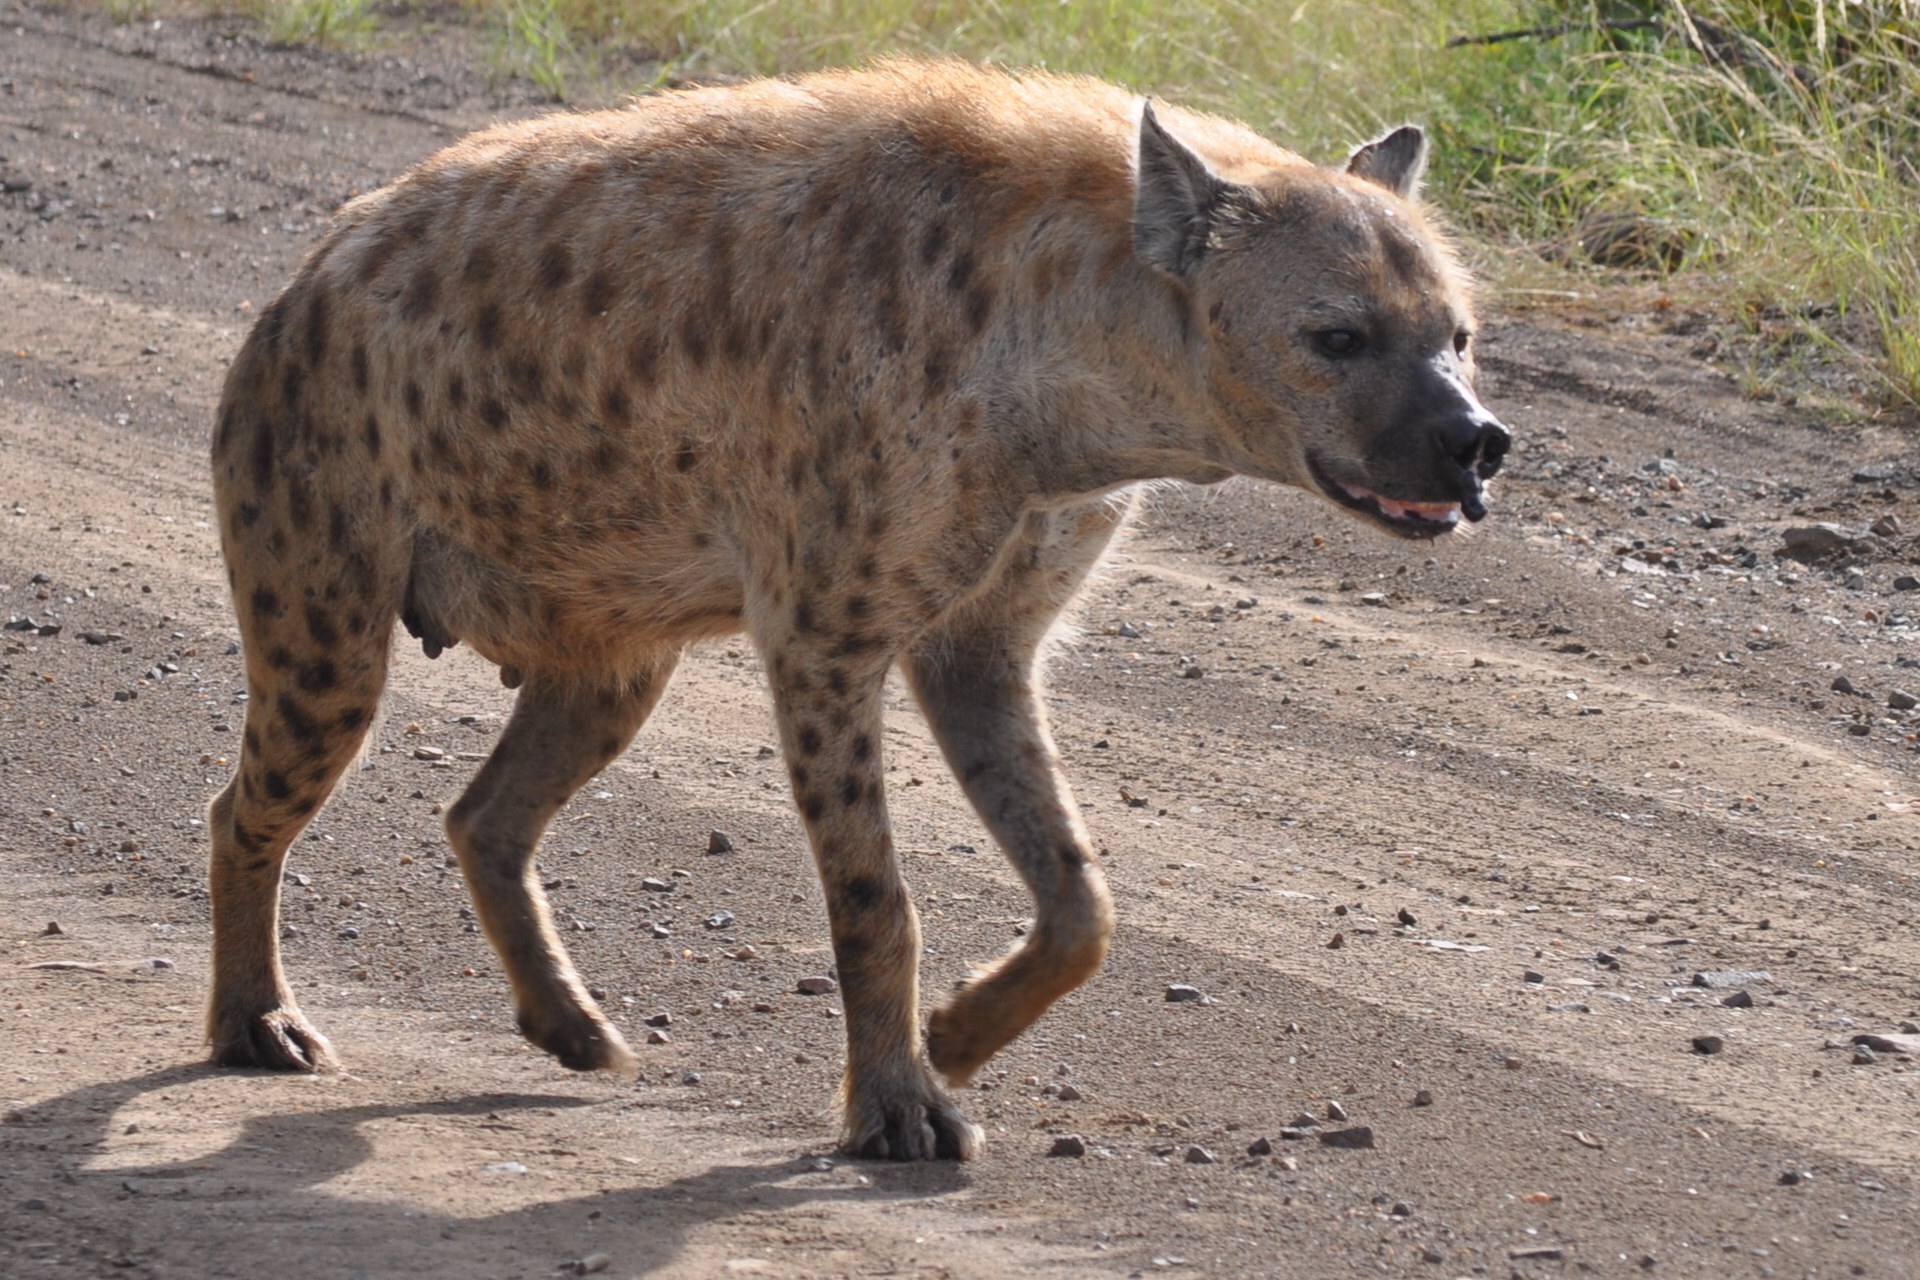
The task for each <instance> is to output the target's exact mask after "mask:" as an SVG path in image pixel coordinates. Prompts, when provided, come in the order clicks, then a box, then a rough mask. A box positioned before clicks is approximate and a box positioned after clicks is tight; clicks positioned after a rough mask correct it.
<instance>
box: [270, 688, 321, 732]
mask: <svg viewBox="0 0 1920 1280" xmlns="http://www.w3.org/2000/svg"><path fill="white" fill-rule="evenodd" d="M273 709H274V710H275V711H276V712H277V713H278V714H279V716H280V723H281V724H284V725H285V726H287V732H288V733H290V734H292V735H293V736H294V737H295V738H296V739H298V740H299V741H301V742H307V743H317V742H320V741H322V740H323V739H324V738H325V737H326V733H325V731H324V730H322V729H321V728H320V725H319V723H318V722H316V721H315V720H314V718H313V717H312V716H311V715H309V714H308V713H307V709H306V707H305V706H304V705H302V704H301V702H300V700H299V699H298V698H296V697H294V696H293V695H292V694H291V693H284V692H283V693H282V694H281V695H280V696H279V697H278V698H277V699H275V700H274V704H273Z"/></svg>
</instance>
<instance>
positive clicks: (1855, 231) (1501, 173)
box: [109, 0, 1920, 411]
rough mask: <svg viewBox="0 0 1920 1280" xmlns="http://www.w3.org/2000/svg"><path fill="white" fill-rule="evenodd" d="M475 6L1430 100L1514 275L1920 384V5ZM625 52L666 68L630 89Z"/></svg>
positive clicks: (769, 61)
mask: <svg viewBox="0 0 1920 1280" xmlns="http://www.w3.org/2000/svg"><path fill="white" fill-rule="evenodd" d="M146 2H147V0H109V3H111V4H114V5H119V6H127V7H130V8H137V7H139V6H140V5H142V4H144V3H146ZM244 2H246V3H251V4H254V5H256V6H258V12H259V14H260V16H261V17H262V19H263V21H264V22H265V23H266V24H267V28H268V30H269V32H270V33H271V34H272V36H273V38H275V39H281V40H286V41H300V40H305V41H313V42H320V43H326V42H329V41H331V42H334V43H340V44H348V45H356V44H361V43H364V42H365V41H366V40H367V39H368V38H369V36H370V33H371V30H372V24H373V23H374V22H375V21H376V13H377V11H376V10H375V9H373V8H372V7H371V0H244ZM467 2H468V3H469V4H470V5H471V7H473V8H475V9H478V10H479V11H481V13H482V15H483V17H484V20H485V21H487V22H488V23H490V24H491V26H492V28H493V31H494V42H493V48H494V60H493V61H494V69H495V71H496V73H497V74H518V75H523V76H525V77H526V78H528V79H530V80H532V81H533V82H534V83H536V84H538V85H539V86H540V87H541V88H542V89H544V90H545V91H546V92H548V93H549V94H551V95H552V96H554V97H555V98H556V99H557V100H558V99H565V98H566V97H567V96H568V95H569V92H570V91H572V90H575V89H578V88H591V89H592V90H594V91H595V96H600V95H602V94H604V93H606V92H608V91H624V90H630V89H639V90H644V89H648V88H652V87H655V86H656V85H659V84H668V83H684V82H687V81H697V80H702V79H715V78H722V77H727V76H738V75H753V74H763V73H774V72H790V71H800V70H805V69H809V68H813V67H820V66H829V65H835V64H843V63H849V62H858V61H861V60H863V59H867V58H871V57H874V56H876V55H880V54H884V53H894V52H905V53H920V54H954V55H959V56H964V57H968V58H975V59H982V60H990V61H994V62H1000V63H1005V64H1014V65H1018V64H1041V65H1046V66H1049V67H1053V68H1056V69H1060V70H1068V71H1083V72H1088V73H1091V74H1096V75H1101V76H1105V77H1107V78H1110V79H1115V80H1118V81H1121V82H1123V83H1126V84H1129V85H1132V86H1134V87H1136V88H1139V89H1141V90H1143V91H1146V92H1152V93H1156V94H1160V95H1163V96H1165V97H1168V98H1172V99H1177V100H1178V101H1180V102H1182V103H1185V104H1188V105H1193V106H1199V107H1203V108H1208V109H1212V110H1216V111H1219V112H1222V113H1225V114H1229V115H1233V116H1236V117H1239V118H1241V119H1244V120H1246V121H1248V122H1250V123H1252V124H1253V125H1255V126H1256V127H1257V128H1259V129H1261V130H1262V131H1263V132H1265V133H1267V134H1268V135H1269V136H1270V137H1273V138H1274V139H1275V140H1277V141H1279V142H1281V143H1282V144H1283V145H1286V146H1288V147H1291V148H1293V149H1295V150H1298V151H1301V152H1303V153H1305V154H1308V155H1310V156H1313V157H1315V158H1318V159H1322V160H1328V159H1333V158H1336V157H1337V156H1339V155H1340V154H1342V153H1343V152H1344V151H1345V150H1346V149H1347V148H1349V147H1351V146H1352V145H1353V144H1354V143H1355V142H1357V141H1360V140H1362V139H1364V138H1366V137H1368V136H1371V135H1372V134H1373V133H1375V132H1376V131H1378V130H1379V129H1380V128H1381V127H1382V126H1383V125H1386V124H1391V123H1396V122H1399V121H1401V120H1407V119H1413V120H1420V121H1423V122H1425V123H1427V124H1428V125H1429V127H1430V129H1431V130H1432V132H1433V135H1434V138H1435V142H1436V144H1437V145H1436V151H1435V156H1434V163H1433V166H1432V168H1431V170H1430V175H1429V182H1430V190H1431V192H1432V194H1433V196H1434V198H1435V199H1436V200H1437V201H1438V202H1439V203H1440V205H1441V206H1442V207H1443V208H1445V209H1446V210H1447V211H1448V212H1449V214H1450V215H1451V217H1452V219H1453V221H1454V223H1455V225H1456V226H1457V227H1459V228H1460V229H1461V231H1462V232H1463V233H1464V236H1465V238H1466V239H1467V240H1468V241H1469V244H1470V247H1471V248H1473V250H1474V251H1475V252H1474V256H1475V257H1476V258H1477V259H1478V260H1479V261H1480V262H1481V263H1482V264H1483V274H1484V275H1487V276H1489V277H1491V279H1492V280H1493V282H1494V283H1495V284H1496V285H1499V284H1501V283H1503V282H1504V283H1507V284H1510V285H1511V284H1515V283H1524V284H1528V285H1549V286H1551V285H1555V284H1559V285H1561V286H1564V288H1565V289H1566V290H1568V291H1574V290H1579V289H1585V288H1588V287H1590V286H1594V285H1596V283H1597V284H1605V283H1606V282H1608V281H1613V282H1619V281H1623V280H1627V281H1630V280H1635V279H1639V280H1646V281H1651V282H1654V283H1655V284H1656V285H1659V286H1661V287H1662V288H1663V290H1664V293H1665V294H1666V295H1668V296H1669V297H1670V299H1671V301H1672V302H1673V303H1674V304H1679V303H1680V302H1682V301H1683V300H1684V302H1685V304H1686V305H1687V306H1688V307H1689V308H1695V307H1698V308H1705V309H1707V310H1709V311H1711V312H1712V313H1713V314H1714V315H1715V316H1717V317H1718V323H1719V324H1720V325H1721V326H1722V327H1723V328H1724V329H1725V330H1726V331H1727V332H1728V334H1729V337H1730V339H1731V341H1730V343H1729V344H1727V345H1726V347H1725V348H1724V350H1723V354H1724V353H1725V352H1732V353H1734V354H1735V355H1736V356H1739V355H1744V356H1745V357H1746V359H1747V361H1748V364H1749V372H1750V377H1751V381H1752V384H1753V386H1754V389H1755V390H1756V391H1760V392H1766V391H1769V390H1782V389H1784V388H1785V387H1786V386H1788V385H1789V384H1793V383H1795V382H1796V380H1798V382H1799V384H1800V385H1801V386H1802V389H1804V390H1813V391H1816V392H1817V391H1818V390H1819V387H1818V386H1816V385H1808V384H1807V378H1808V377H1809V376H1810V375H1809V370H1814V369H1825V370H1828V371H1832V370H1835V369H1840V370H1843V371H1844V376H1843V377H1840V378H1839V379H1837V381H1838V382H1839V383H1842V384H1844V386H1845V389H1846V391H1845V393H1844V394H1840V395H1839V396H1838V398H1841V399H1850V400H1851V401H1852V402H1853V403H1855V404H1856V405H1858V406H1859V407H1862V408H1864V409H1866V410H1868V411H1871V410H1872V409H1873V408H1874V407H1876V406H1888V405H1906V406H1909V407H1911V406H1914V405H1916V404H1920V0H1698V2H1697V3H1694V4H1690V5H1688V4H1679V3H1673V2H1672V0H1462V2H1458V3H1443V2H1442V0H1085V2H1074V3H1065V2H1061V0H1039V2H1037V3H1028V2H1019V0H781V2H778V3H776V2H774V0H467ZM614 49H617V50H621V51H623V52H625V53H628V54H632V53H641V54H644V55H646V56H647V57H648V58H649V59H650V60H652V65H654V66H656V67H657V68H658V71H657V73H656V74H655V75H654V76H653V77H652V79H651V80H649V81H648V82H646V83H640V84H625V83H610V82H609V80H610V77H609V76H608V74H607V73H606V72H605V71H604V70H603V68H604V67H607V66H612V65H620V66H628V65H632V61H631V59H630V58H627V59H619V60H603V54H604V53H605V52H606V51H608V50H614ZM1516 251H1518V252H1516ZM1545 263H1555V264H1558V265H1557V266H1553V267H1546V266H1544V264H1545ZM1516 264H1529V265H1525V266H1519V265H1516ZM1530 264H1542V265H1541V266H1534V265H1530ZM1545 272H1552V273H1562V274H1563V273H1566V272H1576V273H1579V277H1578V278H1577V279H1576V280H1574V281H1572V282H1568V281H1566V280H1564V279H1562V280H1556V279H1555V278H1554V275H1553V274H1544V273H1545ZM1553 291H1554V290H1553V289H1551V288H1546V289H1541V290H1536V291H1535V292H1536V293H1545V294H1551V293H1552V292H1553ZM1818 381H1819V379H1818V378H1817V377H1815V378H1814V382H1818ZM1828 381H1829V382H1833V381H1835V380H1834V379H1829V380H1828ZM1769 382H1774V383H1778V384H1780V385H1779V386H1769V385H1768V384H1769ZM1830 389H1831V390H1833V391H1835V392H1836V393H1839V392H1840V391H1841V388H1840V387H1839V386H1834V387H1831V388H1830Z"/></svg>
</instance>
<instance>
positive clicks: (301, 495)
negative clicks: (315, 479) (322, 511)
mask: <svg viewBox="0 0 1920 1280" xmlns="http://www.w3.org/2000/svg"><path fill="white" fill-rule="evenodd" d="M287 523H288V524H291V525H292V526H293V528H294V531H295V532H297V533H305V532H306V531H307V530H309V529H311V528H313V490H312V489H311V488H310V487H308V485H307V482H306V480H305V478H304V477H295V476H288V477H287Z"/></svg>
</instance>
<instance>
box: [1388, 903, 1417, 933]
mask: <svg viewBox="0 0 1920 1280" xmlns="http://www.w3.org/2000/svg"><path fill="white" fill-rule="evenodd" d="M1394 919H1396V920H1398V921H1399V922H1400V923H1401V924H1403V925H1405V926H1407V928H1409V929H1411V928H1413V926H1414V925H1417V924H1419V923H1420V920H1419V918H1418V917H1417V916H1415V915H1414V914H1413V912H1411V911H1409V910H1407V909H1406V908H1405V907H1402V908H1400V910H1399V912H1398V913H1397V914H1396V915H1395V916H1394Z"/></svg>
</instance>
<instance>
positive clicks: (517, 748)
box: [447, 653, 679, 1071]
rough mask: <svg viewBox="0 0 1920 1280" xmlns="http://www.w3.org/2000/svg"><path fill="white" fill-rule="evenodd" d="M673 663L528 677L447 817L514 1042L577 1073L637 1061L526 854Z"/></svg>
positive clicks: (630, 730)
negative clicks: (591, 985) (599, 676)
mask: <svg viewBox="0 0 1920 1280" xmlns="http://www.w3.org/2000/svg"><path fill="white" fill-rule="evenodd" d="M678 660H679V658H678V654H677V653H667V654H661V655H657V656H656V657H655V658H654V660H653V661H651V662H649V663H648V664H646V665H645V666H644V667H643V669H642V670H641V671H639V672H638V673H637V674H635V675H633V676H631V677H628V678H626V679H623V680H619V681H616V682H614V683H612V684H610V685H605V686H602V685H595V684H589V683H583V682H579V681H578V680H576V679H572V678H566V679H563V678H560V677H557V676H553V675H549V674H545V673H541V672H538V671H534V672H531V673H529V674H528V675H527V677H526V681H525V684H524V685H523V686H522V688H521V690H520V696H519V699H518V701H516V702H515V704H514V708H513V717H512V719H510V720H509V721H508V722H507V727H506V729H505V731H504V732H502V734H501V735H500V742H499V744H498V745H497V746H495V747H494V749H493V754H492V755H491V756H489V757H488V758H487V763H486V764H485V765H484V766H483V767H482V768H481V770H480V772H479V773H478V774H477V775H475V777H474V779H473V782H472V783H471V784H470V785H469V786H468V787H467V790H466V793H465V794H464V795H462V796H461V797H460V800H459V802H458V803H456V804H455V805H454V806H453V807H452V808H451V809H450V810H448V812H447V837H448V839H449V840H451V841H452V842H453V849H454V852H455V853H456V854H457V855H458V856H459V859H460V870H461V873H462V874H463V875H464V876H465V877H466V881H467V889H468V891H469V892H470V893H471V894H472V895H473V905H474V909H475V911H476V912H477V913H478V914H479V916H480V923H481V926H482V927H483V928H485V929H486V931H487V940H488V941H489V942H491V943H492V944H493V949H494V951H495V952H496V953H497V954H498V955H499V957H500V963H501V965H502V967H503V968H505V970H506V974H507V981H508V983H509V984H510V985H511V986H512V988H513V1006H514V1013H515V1015H516V1017H517V1019H518V1022H519V1026H520V1031H521V1034H523V1035H525V1036H526V1038H527V1039H528V1040H529V1041H531V1042H532V1043H534V1044H536V1045H538V1046H539V1047H540V1048H542V1049H545V1050H546V1051H547V1052H549V1053H551V1054H553V1055H554V1056H555V1057H557V1058H558V1059H559V1060H560V1064H561V1065H562V1066H564V1067H568V1068H571V1069H572V1070H575V1071H596V1070H598V1071H629V1070H631V1069H632V1068H633V1065H634V1057H633V1053H632V1051H631V1050H629V1049H628V1048H627V1045H626V1041H625V1040H623V1039H622V1038H621V1036H620V1033H619V1032H618V1031H616V1030H615V1029H614V1027H613V1024H612V1023H610V1022H609V1021H607V1017H606V1015H605V1014H603V1013H602V1012H600V1008H599V1006H598V1005H597V1004H596V1003H595V1002H594V1000H593V998H592V997H591V996H589V995H588V994H587V989H586V987H585V986H584V985H583V984H582V983H581V981H580V977H579V975H578V974H577V973H576V972H575V971H574V968H573V962H572V960H571V959H570V958H569V957H568V956H567V951H566V948H565V947H564V946H563V945H561V942H560V935H559V934H558V933H557V932H555V930H554V927H553V915H552V913H551V912H550V911H549V910H548V907H547V898H546V894H545V892H543V891H542V889H541V887H540V878H539V875H538V873H537V872H536V870H535V868H534V862H533V859H534V851H535V849H536V847H537V846H538V844H539V841H540V835H541V832H543V831H544V830H546V826H547V823H548V822H549V821H551V820H552V818H553V815H554V814H555V813H557V812H558V811H559V809H560V806H562V805H564V804H565V803H566V802H567V798H568V797H569V796H571V795H572V794H573V793H574V792H575V791H577V790H579V788H580V787H581V786H582V785H583V784H584V783H585V782H586V781H587V780H588V779H589V778H591V777H593V775H594V774H596V773H598V772H600V770H602V769H604V768H605V767H606V766H607V765H608V764H609V763H611V762H612V761H613V760H614V759H615V758H616V757H617V756H619V754H620V753H621V752H622V751H624V750H626V748H627V744H628V743H629V742H631V741H632V740H633V735H634V734H635V733H637V732H638V731H639V729H640V725H641V723H642V722H644V721H645V720H646V718H647V714H648V713H649V712H651V711H652V710H653V708H654V705H655V704H656V703H657V702H658V701H659V700H660V694H661V691H662V690H663V689H665V688H666V684H667V679H668V677H669V676H671V675H672V674H673V668H674V666H675V664H676V663H677V662H678Z"/></svg>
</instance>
